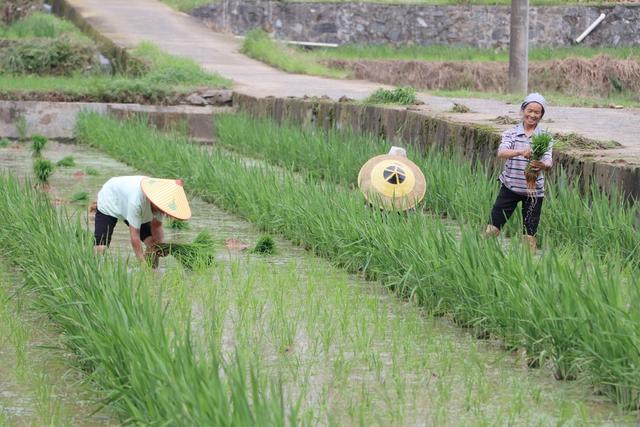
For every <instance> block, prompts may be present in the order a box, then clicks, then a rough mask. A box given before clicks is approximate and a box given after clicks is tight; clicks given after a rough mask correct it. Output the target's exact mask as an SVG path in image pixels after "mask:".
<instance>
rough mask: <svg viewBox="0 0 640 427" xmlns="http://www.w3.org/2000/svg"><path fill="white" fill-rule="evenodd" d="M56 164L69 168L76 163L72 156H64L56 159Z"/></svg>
mask: <svg viewBox="0 0 640 427" xmlns="http://www.w3.org/2000/svg"><path fill="white" fill-rule="evenodd" d="M56 165H57V166H60V167H63V168H70V167H73V166H75V165H76V161H75V160H74V158H73V156H64V157H63V158H61V159H60V160H58V162H57V163H56Z"/></svg>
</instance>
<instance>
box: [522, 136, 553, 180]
mask: <svg viewBox="0 0 640 427" xmlns="http://www.w3.org/2000/svg"><path fill="white" fill-rule="evenodd" d="M552 141H553V137H552V136H551V134H549V133H548V132H542V133H538V134H535V135H533V136H532V137H531V159H530V160H535V161H540V160H541V159H542V156H544V154H545V153H546V152H547V151H549V149H550V148H551V143H552ZM538 173H539V171H537V170H533V167H532V166H531V163H528V164H527V167H525V168H524V176H525V178H526V180H527V189H528V190H529V191H535V189H536V180H537V179H538Z"/></svg>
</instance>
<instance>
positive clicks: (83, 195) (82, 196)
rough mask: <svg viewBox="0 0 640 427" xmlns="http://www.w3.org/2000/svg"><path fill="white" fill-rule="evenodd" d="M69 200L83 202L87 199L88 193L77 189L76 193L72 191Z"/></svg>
mask: <svg viewBox="0 0 640 427" xmlns="http://www.w3.org/2000/svg"><path fill="white" fill-rule="evenodd" d="M70 200H71V201H72V202H83V203H86V202H88V201H89V193H87V192H86V191H78V192H77V193H73V194H72V195H71V198H70Z"/></svg>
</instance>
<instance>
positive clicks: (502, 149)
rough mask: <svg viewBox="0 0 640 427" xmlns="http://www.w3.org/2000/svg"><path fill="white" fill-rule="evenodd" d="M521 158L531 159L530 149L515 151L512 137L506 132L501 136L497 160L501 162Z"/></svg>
mask: <svg viewBox="0 0 640 427" xmlns="http://www.w3.org/2000/svg"><path fill="white" fill-rule="evenodd" d="M518 156H523V157H524V158H526V159H528V158H530V157H531V148H525V149H520V150H516V149H515V140H514V138H513V135H512V134H511V133H509V132H508V131H507V132H505V133H503V134H502V142H500V146H499V147H498V158H499V159H502V160H507V159H511V158H513V157H518Z"/></svg>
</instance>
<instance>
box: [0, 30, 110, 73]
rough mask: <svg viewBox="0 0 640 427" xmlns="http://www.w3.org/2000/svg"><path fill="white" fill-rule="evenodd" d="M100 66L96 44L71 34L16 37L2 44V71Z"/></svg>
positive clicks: (64, 70)
mask: <svg viewBox="0 0 640 427" xmlns="http://www.w3.org/2000/svg"><path fill="white" fill-rule="evenodd" d="M98 69H99V67H98V66H97V62H96V52H95V50H94V48H93V47H92V46H91V45H90V44H88V43H82V42H78V41H72V40H70V39H69V38H68V37H61V38H56V39H26V40H16V41H14V42H12V43H8V44H6V46H4V47H2V48H0V72H2V73H8V74H39V75H45V74H47V75H72V74H74V73H78V72H86V71H88V70H98Z"/></svg>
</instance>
